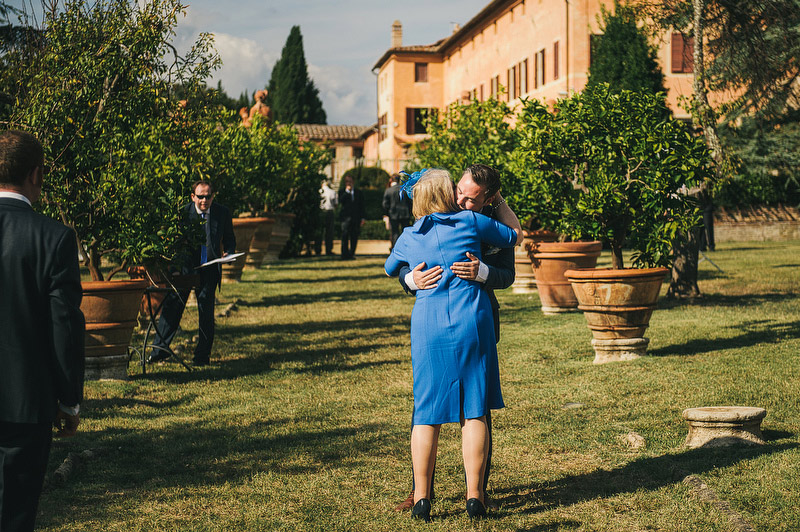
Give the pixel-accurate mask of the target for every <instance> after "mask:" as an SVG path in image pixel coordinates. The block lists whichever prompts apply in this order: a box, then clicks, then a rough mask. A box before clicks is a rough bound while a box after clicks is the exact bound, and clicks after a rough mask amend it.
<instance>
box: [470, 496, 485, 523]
mask: <svg viewBox="0 0 800 532" xmlns="http://www.w3.org/2000/svg"><path fill="white" fill-rule="evenodd" d="M467 515H468V516H469V518H470V519H475V518H476V517H486V508H485V507H484V506H483V503H482V502H481V501H480V500H479V499H474V498H473V499H470V500H468V501H467Z"/></svg>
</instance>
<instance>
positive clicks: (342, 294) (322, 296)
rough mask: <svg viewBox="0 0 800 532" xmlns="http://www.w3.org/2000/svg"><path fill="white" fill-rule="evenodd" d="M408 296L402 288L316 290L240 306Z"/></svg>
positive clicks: (266, 297)
mask: <svg viewBox="0 0 800 532" xmlns="http://www.w3.org/2000/svg"><path fill="white" fill-rule="evenodd" d="M405 297H408V296H406V295H405V294H403V293H402V292H401V291H400V290H398V291H397V293H396V294H391V293H389V294H387V293H386V292H382V291H378V290H339V291H331V292H315V293H313V294H281V295H275V296H265V297H262V298H261V299H258V300H253V301H242V302H241V303H238V304H237V305H238V306H240V307H256V308H257V307H284V306H287V305H310V304H314V303H330V302H353V301H359V302H365V301H371V300H376V299H377V300H381V301H385V300H387V299H401V298H405Z"/></svg>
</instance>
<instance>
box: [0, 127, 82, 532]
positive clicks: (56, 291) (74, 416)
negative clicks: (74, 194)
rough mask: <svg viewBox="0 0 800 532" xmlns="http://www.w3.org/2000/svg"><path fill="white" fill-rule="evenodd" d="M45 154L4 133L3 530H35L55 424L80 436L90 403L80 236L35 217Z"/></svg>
mask: <svg viewBox="0 0 800 532" xmlns="http://www.w3.org/2000/svg"><path fill="white" fill-rule="evenodd" d="M43 181H44V151H43V149H42V145H41V144H40V143H39V141H38V140H37V139H36V137H34V136H33V135H31V134H29V133H25V132H22V131H11V130H9V131H4V132H3V133H0V271H2V275H0V294H2V296H3V301H4V304H3V305H0V323H2V324H3V334H2V335H0V367H2V368H3V369H2V371H0V530H2V531H3V532H23V531H24V532H29V531H31V530H33V527H34V522H35V519H36V509H37V507H38V505H39V496H40V495H41V491H42V483H43V482H44V475H45V470H46V468H47V460H48V458H49V455H50V444H51V441H52V436H53V429H52V427H53V424H54V423H55V426H56V428H57V429H58V432H57V433H56V435H57V436H73V435H74V434H75V433H76V431H77V430H78V424H79V422H80V416H79V410H80V407H79V403H80V402H81V401H82V400H83V369H84V343H83V338H84V331H85V323H84V318H83V313H82V312H81V309H80V305H81V298H82V294H83V293H82V290H81V277H80V269H79V266H78V245H77V240H76V238H75V232H74V231H73V230H72V229H69V228H67V227H65V226H64V225H62V224H61V223H59V222H57V221H55V220H51V219H50V218H47V217H46V216H42V215H41V214H37V213H35V212H34V211H33V208H32V207H31V204H32V203H34V202H36V201H37V200H38V199H39V195H40V194H41V191H42V184H43Z"/></svg>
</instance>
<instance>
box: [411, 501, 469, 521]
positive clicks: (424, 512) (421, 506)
mask: <svg viewBox="0 0 800 532" xmlns="http://www.w3.org/2000/svg"><path fill="white" fill-rule="evenodd" d="M476 500H477V499H476ZM411 519H424V520H425V522H426V523H430V522H431V501H430V499H420V500H418V501H417V504H415V505H414V507H413V508H412V509H411Z"/></svg>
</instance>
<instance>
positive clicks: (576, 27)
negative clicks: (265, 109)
mask: <svg viewBox="0 0 800 532" xmlns="http://www.w3.org/2000/svg"><path fill="white" fill-rule="evenodd" d="M601 5H605V6H606V7H607V8H608V9H613V2H612V1H601V0H492V1H491V2H490V3H489V4H488V5H487V6H486V7H485V8H483V10H481V11H480V12H479V13H478V14H477V15H475V16H474V17H473V18H472V19H471V20H470V21H469V22H467V23H466V24H465V25H464V26H463V27H461V28H459V27H456V29H455V31H454V32H453V33H452V34H451V35H450V36H448V37H445V38H443V39H441V40H439V41H437V42H435V43H433V44H430V45H422V46H417V45H414V46H403V41H402V35H403V30H402V25H401V23H400V22H399V21H395V22H394V24H393V25H392V30H391V47H390V48H389V49H388V50H386V52H385V53H384V54H383V55H382V56H381V57H380V59H379V60H378V62H377V63H375V66H374V67H373V72H376V73H377V84H378V88H377V94H378V117H377V118H378V123H377V128H375V129H374V130H373V132H372V133H369V136H371V137H372V136H374V137H376V138H375V139H370V141H371V144H369V145H368V148H365V151H364V154H365V155H366V156H367V159H370V160H378V161H379V164H380V165H381V166H382V167H383V168H384V169H385V170H386V171H388V172H389V173H394V172H396V171H398V170H400V169H402V168H403V166H404V163H405V161H406V160H407V159H408V158H409V156H410V154H409V149H410V148H411V146H412V145H413V144H414V143H415V142H418V141H420V140H423V139H424V138H425V126H424V116H425V114H426V112H427V110H429V109H444V108H445V107H447V106H448V105H449V104H451V103H454V102H458V101H469V100H471V99H477V100H480V101H483V100H485V99H487V98H491V97H500V98H503V99H504V100H505V101H508V102H509V103H510V105H511V106H512V107H513V106H515V105H517V104H519V101H520V98H523V97H524V98H536V99H539V100H542V101H544V102H546V103H548V104H550V105H552V104H553V103H554V102H555V101H556V99H558V98H561V97H565V96H567V95H568V94H570V93H572V92H575V91H580V90H581V89H583V87H584V86H585V85H586V81H587V78H588V71H589V64H590V62H591V45H592V38H593V36H594V35H597V34H598V33H600V31H599V24H598V21H597V17H598V15H599V14H600V12H601V11H600V9H601ZM692 47H693V43H692V42H691V39H688V38H687V39H684V38H683V37H682V35H681V34H680V33H674V32H665V33H664V34H663V35H662V39H661V42H660V43H659V48H658V61H659V64H660V66H661V69H662V72H663V73H664V85H665V88H666V89H667V101H668V103H669V105H670V107H671V109H672V110H673V113H674V114H675V116H676V117H679V118H688V113H687V112H686V111H685V110H684V109H682V108H680V107H679V105H678V101H679V98H680V97H681V96H691V94H692Z"/></svg>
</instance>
